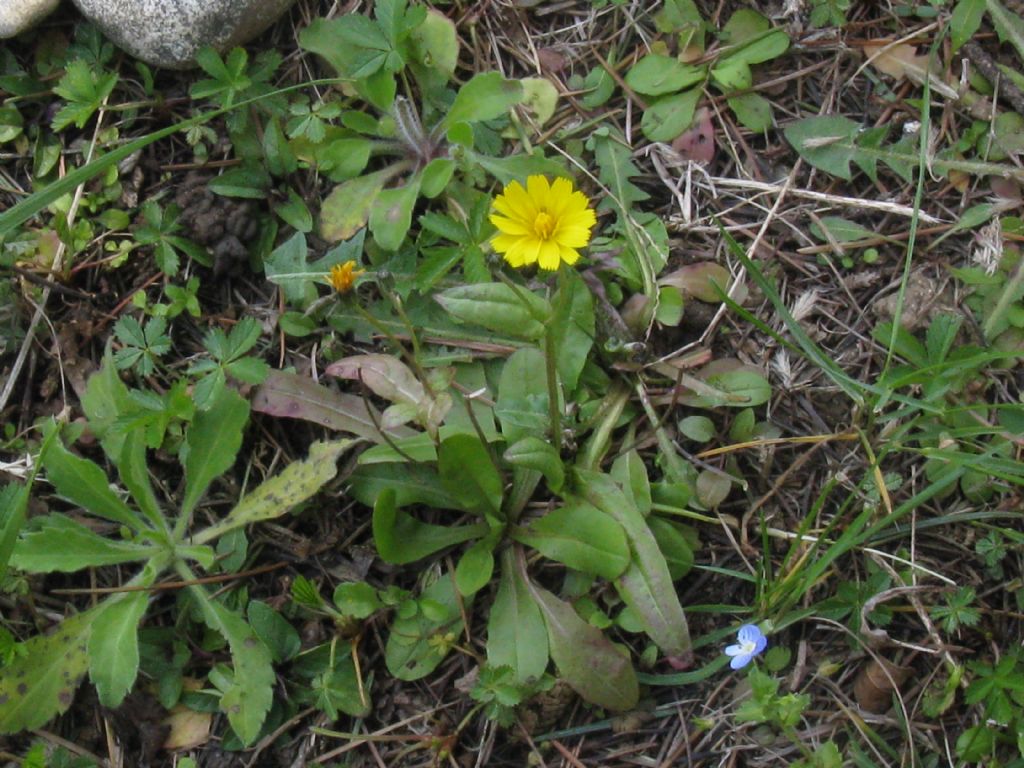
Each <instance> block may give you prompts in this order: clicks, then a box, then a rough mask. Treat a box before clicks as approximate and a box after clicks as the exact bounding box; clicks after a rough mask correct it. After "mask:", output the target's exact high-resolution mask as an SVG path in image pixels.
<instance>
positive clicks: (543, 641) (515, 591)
mask: <svg viewBox="0 0 1024 768" xmlns="http://www.w3.org/2000/svg"><path fill="white" fill-rule="evenodd" d="M513 559H514V554H513V550H512V548H511V547H506V548H505V550H504V551H503V552H502V554H501V579H500V581H499V582H498V593H497V595H495V597H494V604H493V605H492V606H491V615H490V618H489V619H488V620H487V663H488V664H489V665H490V666H492V667H503V666H504V667H509V668H510V669H511V670H512V672H513V674H514V675H515V679H516V682H518V683H531V682H534V681H536V680H539V679H540V676H541V675H543V674H544V670H545V669H547V666H548V632H547V626H546V625H545V623H544V617H543V616H542V615H541V612H540V608H539V607H538V606H537V603H536V602H535V601H534V599H533V597H532V596H531V595H530V590H529V587H527V586H526V584H525V583H524V582H523V580H522V579H521V578H520V577H519V574H518V573H517V572H516V569H515V564H514V562H513Z"/></svg>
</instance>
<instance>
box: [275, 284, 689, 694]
mask: <svg viewBox="0 0 1024 768" xmlns="http://www.w3.org/2000/svg"><path fill="white" fill-rule="evenodd" d="M439 303H440V304H441V305H442V307H443V308H444V310H445V312H446V313H447V314H448V315H449V316H450V318H451V319H452V320H454V321H456V322H458V323H464V324H465V325H466V327H467V328H470V327H472V326H478V327H482V328H485V329H487V330H488V331H489V332H491V334H493V335H492V337H491V338H492V340H493V341H494V342H497V343H500V344H501V345H502V346H506V347H507V346H515V347H518V348H517V349H516V351H515V352H513V353H512V354H511V355H510V356H509V357H508V358H506V359H503V360H496V361H492V362H491V363H490V364H487V365H485V364H483V363H481V362H479V361H478V362H473V363H459V364H456V365H453V366H450V368H451V370H446V369H445V367H434V368H432V369H428V371H427V372H423V371H415V370H414V369H413V366H412V365H406V364H405V363H404V362H402V361H399V360H395V359H390V358H386V357H384V356H382V355H359V356H355V357H352V358H344V359H342V360H340V361H338V362H336V363H334V364H333V365H332V366H331V367H330V368H329V369H328V373H332V374H334V375H336V376H341V377H343V378H345V379H347V380H349V381H351V382H354V383H356V384H358V386H360V387H361V388H363V391H364V397H363V398H358V397H356V396H354V395H353V394H350V393H344V394H340V393H331V392H330V390H327V389H326V388H323V387H321V388H319V389H320V390H321V393H322V394H321V395H320V396H319V398H318V397H317V396H316V395H315V394H314V393H313V392H311V391H310V387H313V388H314V389H315V388H316V387H315V385H312V384H311V383H309V384H307V385H303V386H302V387H300V386H297V382H295V381H290V380H288V381H281V380H278V379H277V378H273V379H270V380H268V382H269V384H265V385H264V386H263V387H262V388H261V390H260V392H259V393H258V394H257V400H258V401H259V402H260V403H261V405H260V406H259V407H260V409H261V410H271V411H273V412H277V413H281V414H289V413H290V414H291V415H299V412H297V409H296V408H291V407H290V403H292V402H294V403H296V404H298V403H300V402H302V403H305V405H304V406H299V407H300V408H302V411H301V413H302V417H303V418H308V419H310V420H314V421H318V423H331V424H334V425H336V427H337V428H338V429H342V430H346V431H354V432H356V433H357V434H362V435H364V436H365V437H367V438H368V439H370V440H372V441H374V442H375V443H376V445H374V446H372V447H370V448H368V449H367V450H365V451H363V452H362V453H361V454H360V456H359V459H358V466H357V468H356V470H355V471H354V473H353V474H352V475H351V476H350V478H349V483H350V489H351V490H350V492H351V495H352V496H353V497H354V498H356V499H357V500H358V501H360V502H361V503H363V504H365V505H366V506H368V507H372V509H373V513H372V531H373V538H374V542H375V544H376V547H377V551H378V553H379V555H380V557H381V558H382V559H383V560H384V561H386V562H388V563H393V564H396V565H406V564H413V563H419V564H421V567H422V568H423V569H424V570H425V571H426V570H429V571H430V572H431V573H432V576H431V578H430V579H428V580H424V581H422V582H421V586H420V589H419V590H418V593H417V595H416V596H415V597H409V598H408V599H406V600H403V601H402V602H401V603H400V604H399V605H398V606H397V607H396V606H392V605H388V604H387V603H386V601H385V600H384V599H383V598H380V599H379V600H374V598H373V596H372V594H370V595H367V594H361V593H366V591H367V590H366V589H365V588H364V587H356V586H354V585H353V586H349V587H347V588H346V590H345V594H344V595H343V599H342V600H341V601H339V599H338V597H337V596H336V600H335V602H336V603H337V604H338V609H339V610H340V611H342V612H343V613H345V614H346V615H351V616H352V617H353V618H356V619H359V620H362V619H365V618H367V617H368V616H369V615H370V614H372V613H375V612H377V611H384V610H389V609H390V608H392V607H394V614H393V616H392V618H391V626H390V632H389V635H388V640H387V643H386V646H385V662H386V664H387V667H388V670H389V672H390V673H391V674H392V675H394V676H395V677H397V678H399V679H402V680H415V679H419V678H422V677H424V676H426V675H428V674H430V673H431V672H432V671H433V670H435V669H436V668H437V667H438V665H439V664H440V663H441V662H442V661H443V660H444V658H445V657H446V655H447V654H448V653H449V651H450V650H451V649H452V647H453V646H454V645H456V644H457V643H458V638H459V637H460V635H461V634H462V632H463V631H464V628H465V626H464V622H465V618H466V616H468V615H471V613H472V611H473V610H479V606H480V605H481V603H485V604H486V605H487V607H486V608H484V609H483V610H485V611H486V612H487V615H488V616H489V618H488V624H487V640H486V648H487V665H488V667H489V668H492V669H497V668H502V669H507V670H508V672H503V673H502V675H503V677H502V679H503V680H505V681H506V682H507V683H508V684H509V685H511V686H513V687H521V688H522V690H528V689H529V688H530V686H532V685H533V684H534V683H536V682H537V681H538V680H539V679H540V678H541V677H542V676H543V675H544V674H545V672H546V670H547V669H548V668H549V666H550V665H552V664H553V666H554V669H555V671H556V672H557V673H558V675H559V676H560V677H561V678H562V679H564V680H565V681H566V682H567V683H568V684H569V685H570V686H572V687H573V688H574V689H575V690H576V691H577V692H578V693H579V694H580V695H581V696H582V697H583V698H584V699H585V700H587V701H589V702H591V703H593V704H597V705H600V706H603V707H607V708H609V709H612V710H622V709H628V708H630V707H632V706H634V705H635V704H636V701H637V697H638V686H637V677H636V673H635V671H634V668H633V664H632V662H631V660H630V659H629V657H628V656H627V655H625V654H624V653H623V652H622V651H621V650H620V649H619V648H618V647H617V646H616V645H615V644H614V643H613V642H612V639H611V637H609V634H608V633H607V632H606V630H610V629H615V630H620V631H624V632H631V633H640V634H641V636H645V637H646V639H647V641H648V643H649V648H650V653H652V654H654V653H658V652H660V653H662V654H664V655H665V656H666V657H668V658H670V659H676V660H682V659H686V658H687V657H688V656H689V654H690V638H689V633H688V629H687V623H686V617H685V615H684V612H683V609H682V606H681V605H680V603H679V598H678V596H677V594H676V590H675V587H674V584H673V582H674V581H675V580H676V579H679V578H681V577H682V576H683V575H684V574H685V573H686V572H687V571H688V570H689V568H690V567H691V565H692V562H693V554H692V550H693V546H694V545H695V542H694V537H693V535H692V532H691V531H690V530H689V529H687V528H686V527H685V526H681V525H679V524H678V522H676V521H675V520H673V519H672V518H671V517H670V516H666V517H662V516H661V515H660V514H659V510H660V511H662V512H664V511H667V510H670V509H671V510H677V509H680V508H682V507H683V506H685V505H686V503H687V501H688V499H689V496H690V495H691V494H690V491H689V489H688V488H687V487H686V486H685V485H681V484H679V483H652V482H650V480H649V478H648V474H647V469H646V467H645V466H644V463H643V461H642V460H641V459H640V457H639V455H638V454H637V453H636V452H635V451H630V452H627V453H626V454H624V455H623V456H622V457H620V458H619V459H617V460H616V461H615V462H614V463H613V465H612V467H611V471H610V472H608V473H606V472H600V471H597V470H595V469H593V466H594V462H593V461H592V460H590V459H589V458H588V457H589V455H590V453H591V451H587V452H584V453H583V454H581V456H580V458H578V459H577V460H576V461H575V462H574V461H572V460H570V461H566V460H564V459H563V457H562V455H561V454H560V451H559V450H558V449H556V448H555V447H554V446H553V445H551V444H550V443H549V442H548V441H546V440H544V439H541V438H540V437H538V435H545V434H550V432H551V426H550V423H549V414H550V410H549V407H548V393H549V389H548V381H547V366H546V364H545V358H544V354H543V353H542V352H541V351H540V349H539V348H538V346H537V342H538V341H539V340H540V339H541V338H542V336H544V334H552V336H553V338H554V340H555V344H554V347H555V349H556V350H557V352H556V359H557V365H556V369H557V370H556V371H555V375H556V377H557V380H558V383H559V386H560V390H561V392H563V393H564V397H565V399H566V401H572V402H576V403H579V404H581V405H580V409H581V410H582V411H584V417H582V418H586V419H588V420H590V419H594V420H597V421H599V420H600V418H599V414H601V413H602V412H607V411H608V409H609V408H610V405H609V403H610V401H613V400H614V399H615V398H616V397H618V395H615V394H614V393H609V392H606V388H607V385H608V381H607V379H606V378H603V377H602V376H601V374H600V372H599V371H597V370H596V369H595V367H594V366H593V365H592V364H591V363H590V352H591V350H592V347H593V343H594V339H593V337H594V326H595V317H594V316H595V309H594V305H593V300H592V296H591V294H590V292H589V291H588V289H587V288H586V285H585V284H584V283H583V280H582V278H581V277H579V275H578V274H576V273H574V272H568V273H566V275H565V279H564V281H563V282H562V284H561V285H560V287H559V290H558V292H557V293H555V294H554V295H553V296H552V297H551V299H550V300H549V299H547V298H544V297H541V296H539V295H535V294H532V293H530V292H529V291H526V290H525V288H523V289H520V290H517V289H516V288H515V287H513V286H512V285H510V284H506V283H480V284H474V285H467V286H459V287H456V288H452V289H449V290H447V291H445V292H443V293H442V294H441V295H440V296H439ZM588 365H589V368H588ZM300 390H301V391H300ZM466 393H473V394H471V395H470V394H466ZM372 395H375V396H377V397H379V398H382V399H384V400H387V401H390V402H391V403H392V405H391V406H390V407H388V408H387V409H386V410H384V412H383V414H381V415H379V416H369V419H368V418H367V415H368V414H370V413H371V412H370V411H369V410H368V409H369V407H370V403H368V401H367V398H368V397H369V396H372ZM315 400H319V402H318V403H317V405H316V407H311V405H310V404H311V403H312V402H313V401H315ZM264 404H269V408H268V407H266V405H264ZM612 410H613V411H614V408H612ZM360 411H361V413H362V415H359V413H360ZM620 412H621V411H620ZM615 418H617V417H613V419H615ZM368 421H369V422H370V423H368ZM411 424H416V425H418V426H419V427H420V429H409V428H408V426H409V425H411ZM564 426H565V427H566V428H568V429H571V430H573V431H574V432H577V434H578V439H580V440H582V439H583V437H584V435H585V433H586V430H587V428H588V427H587V426H586V425H585V424H584V423H582V422H577V421H575V420H573V419H569V418H568V417H566V420H565V422H564ZM396 427H398V428H400V429H401V431H394V430H395V428H396ZM610 428H611V426H609V427H608V429H610ZM388 430H390V431H388ZM595 431H598V432H602V433H603V432H604V430H595ZM597 442H598V447H597V448H595V449H593V453H594V454H596V455H600V454H601V453H602V452H603V450H604V449H603V448H601V447H600V445H601V438H598V439H597ZM531 501H543V503H542V504H539V505H537V504H534V505H531V504H530V502H531ZM656 507H657V509H656ZM452 550H457V552H458V553H457V554H456V555H455V563H456V564H455V567H454V569H453V570H452V571H451V572H445V571H443V570H442V568H441V566H440V563H441V562H443V561H442V560H441V559H440V558H441V556H442V555H443V554H445V553H447V552H451V551H452ZM528 550H529V551H532V552H534V553H536V554H539V555H540V556H542V557H543V558H545V559H546V560H547V561H549V563H557V564H561V565H562V566H564V567H566V568H567V569H569V572H570V573H572V574H575V575H574V577H573V579H572V580H574V581H578V582H579V584H580V585H581V586H580V588H579V589H578V590H576V591H572V592H567V593H563V594H556V593H555V592H554V591H551V590H549V589H547V588H545V587H543V586H541V585H540V584H539V583H538V582H537V580H536V578H535V576H533V575H531V573H530V569H529V568H528V567H527V558H526V552H527V551H528ZM432 562H436V563H437V564H436V565H435V566H433V567H431V566H430V564H431V563H432ZM602 583H608V584H610V585H611V590H610V591H611V592H612V593H613V594H614V595H615V598H614V599H613V600H612V601H611V605H610V606H608V611H609V614H606V613H605V612H604V609H601V608H599V607H598V606H597V604H596V602H595V601H594V600H591V599H589V598H588V597H587V596H586V595H587V593H588V592H589V588H590V586H591V585H597V584H602ZM355 595H358V597H359V599H358V600H353V597H354V596H355ZM611 614H613V615H611ZM506 676H507V680H506ZM503 684H504V683H503ZM517 689H518V688H517ZM512 698H514V697H512ZM509 700H511V699H509Z"/></svg>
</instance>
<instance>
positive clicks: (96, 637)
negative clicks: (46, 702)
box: [89, 574, 155, 708]
mask: <svg viewBox="0 0 1024 768" xmlns="http://www.w3.org/2000/svg"><path fill="white" fill-rule="evenodd" d="M151 575H152V576H155V574H151ZM152 581H153V578H150V579H149V583H152ZM143 586H145V584H143ZM148 606H149V594H148V593H146V592H145V591H138V592H123V593H121V594H119V595H115V596H113V597H111V598H109V599H108V600H106V601H105V602H103V603H101V604H100V606H99V607H98V608H97V609H96V610H95V616H94V619H93V622H92V634H91V635H90V636H89V677H90V678H91V679H92V682H93V685H95V686H96V692H97V693H98V694H99V698H100V704H102V705H103V706H105V707H111V708H116V707H119V706H121V702H122V701H124V697H125V696H126V695H127V693H128V691H130V690H131V688H132V685H133V684H134V683H135V678H136V676H137V675H138V672H139V622H140V621H141V620H142V617H143V615H144V614H145V613H146V608H147V607H148Z"/></svg>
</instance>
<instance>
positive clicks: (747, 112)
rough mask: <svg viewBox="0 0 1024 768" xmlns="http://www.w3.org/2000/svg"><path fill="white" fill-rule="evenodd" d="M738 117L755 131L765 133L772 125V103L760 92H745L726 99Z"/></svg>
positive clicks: (745, 125)
mask: <svg viewBox="0 0 1024 768" xmlns="http://www.w3.org/2000/svg"><path fill="white" fill-rule="evenodd" d="M726 102H727V103H728V104H729V109H731V110H732V111H733V112H735V113H736V119H737V120H739V121H740V123H742V125H743V127H744V128H747V129H749V130H751V131H754V132H755V133H764V132H765V131H767V130H768V129H769V128H771V127H772V104H771V102H770V101H768V99H766V98H765V97H764V96H762V95H761V94H759V93H744V94H742V95H740V96H730V97H729V98H728V99H726Z"/></svg>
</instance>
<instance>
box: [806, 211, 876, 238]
mask: <svg viewBox="0 0 1024 768" xmlns="http://www.w3.org/2000/svg"><path fill="white" fill-rule="evenodd" d="M819 222H820V224H819ZM810 230H811V234H812V235H814V236H815V237H816V238H818V239H819V240H822V241H828V240H829V239H830V238H831V239H832V240H835V241H836V242H837V243H852V242H854V241H855V240H863V239H865V238H868V237H875V234H876V233H875V232H874V231H873V230H870V229H867V228H866V227H862V226H861V225H860V224H858V223H857V222H855V221H849V220H848V219H844V218H842V217H841V216H822V217H821V218H820V219H819V221H815V222H811V227H810Z"/></svg>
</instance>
